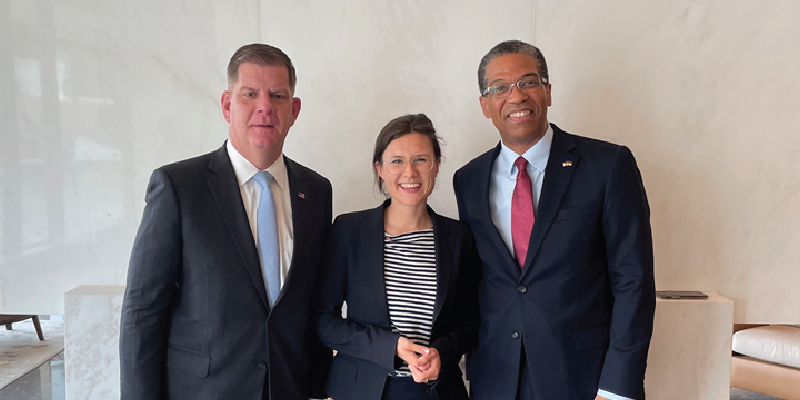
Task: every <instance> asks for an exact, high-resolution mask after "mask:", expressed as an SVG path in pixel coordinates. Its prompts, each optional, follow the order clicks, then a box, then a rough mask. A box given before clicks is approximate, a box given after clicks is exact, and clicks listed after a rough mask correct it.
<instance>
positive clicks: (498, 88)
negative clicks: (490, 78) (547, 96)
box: [481, 75, 547, 99]
mask: <svg viewBox="0 0 800 400" xmlns="http://www.w3.org/2000/svg"><path fill="white" fill-rule="evenodd" d="M545 84H547V78H540V77H538V76H536V75H533V76H526V77H523V78H522V79H520V80H519V82H517V83H512V84H510V85H509V84H507V83H498V84H496V85H492V86H489V87H488V88H486V89H485V90H484V91H483V93H481V96H484V97H485V96H489V97H491V98H493V99H502V98H504V97H508V95H510V94H511V87H512V86H516V87H517V90H519V91H520V92H522V93H533V92H535V91H537V90H539V89H540V88H541V87H542V85H545Z"/></svg>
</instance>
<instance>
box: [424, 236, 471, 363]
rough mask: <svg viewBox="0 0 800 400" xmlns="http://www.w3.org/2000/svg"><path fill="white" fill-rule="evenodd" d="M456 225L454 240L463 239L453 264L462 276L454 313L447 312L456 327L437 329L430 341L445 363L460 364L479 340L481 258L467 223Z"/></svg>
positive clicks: (459, 277)
mask: <svg viewBox="0 0 800 400" xmlns="http://www.w3.org/2000/svg"><path fill="white" fill-rule="evenodd" d="M457 229H458V230H457V236H456V238H455V240H457V241H459V242H461V246H456V247H455V248H457V249H460V252H461V254H459V256H458V260H459V265H453V266H451V267H452V268H453V270H454V271H455V270H458V274H459V276H458V283H457V284H456V289H457V290H456V291H455V296H456V297H455V303H454V304H455V307H454V308H453V309H452V310H451V311H450V313H451V314H452V315H448V316H446V319H447V320H449V321H453V325H454V329H452V330H449V331H446V332H441V333H438V334H437V335H436V338H435V339H433V340H432V341H431V343H430V347H433V348H435V349H436V350H438V351H439V358H441V360H442V365H445V364H450V365H455V364H458V362H459V361H460V360H461V356H462V355H463V354H464V353H466V352H468V351H470V350H472V348H474V347H476V346H477V344H478V325H479V323H480V312H479V309H478V282H479V281H480V277H481V268H482V264H481V258H480V256H479V255H478V249H477V247H476V245H475V239H474V238H473V236H472V232H471V231H470V229H469V226H468V225H467V223H466V222H460V223H458V226H457ZM440 240H444V238H440ZM441 262H442V263H444V262H447V263H449V262H451V261H450V260H442V261H441ZM448 293H452V292H448ZM440 318H443V317H440Z"/></svg>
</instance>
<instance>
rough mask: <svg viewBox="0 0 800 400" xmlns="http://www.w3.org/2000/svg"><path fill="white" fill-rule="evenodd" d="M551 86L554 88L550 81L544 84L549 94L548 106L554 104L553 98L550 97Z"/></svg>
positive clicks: (546, 92)
mask: <svg viewBox="0 0 800 400" xmlns="http://www.w3.org/2000/svg"><path fill="white" fill-rule="evenodd" d="M551 88H552V86H550V84H549V83H548V84H545V85H544V92H545V94H546V95H547V106H548V107H550V106H552V105H553V98H552V97H550V89H551Z"/></svg>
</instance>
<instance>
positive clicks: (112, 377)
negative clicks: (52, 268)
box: [64, 286, 125, 400]
mask: <svg viewBox="0 0 800 400" xmlns="http://www.w3.org/2000/svg"><path fill="white" fill-rule="evenodd" d="M124 292H125V288H124V287H123V286H80V287H77V288H75V289H73V290H70V291H68V292H67V293H65V294H64V306H65V315H64V321H65V329H64V354H65V356H66V364H65V378H66V389H67V396H68V397H69V398H70V399H81V400H107V399H116V398H119V319H120V314H121V312H122V297H123V294H124Z"/></svg>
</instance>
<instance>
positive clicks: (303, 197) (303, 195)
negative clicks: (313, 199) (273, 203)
mask: <svg viewBox="0 0 800 400" xmlns="http://www.w3.org/2000/svg"><path fill="white" fill-rule="evenodd" d="M297 197H299V198H301V199H305V198H306V195H305V194H304V193H303V192H297Z"/></svg>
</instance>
